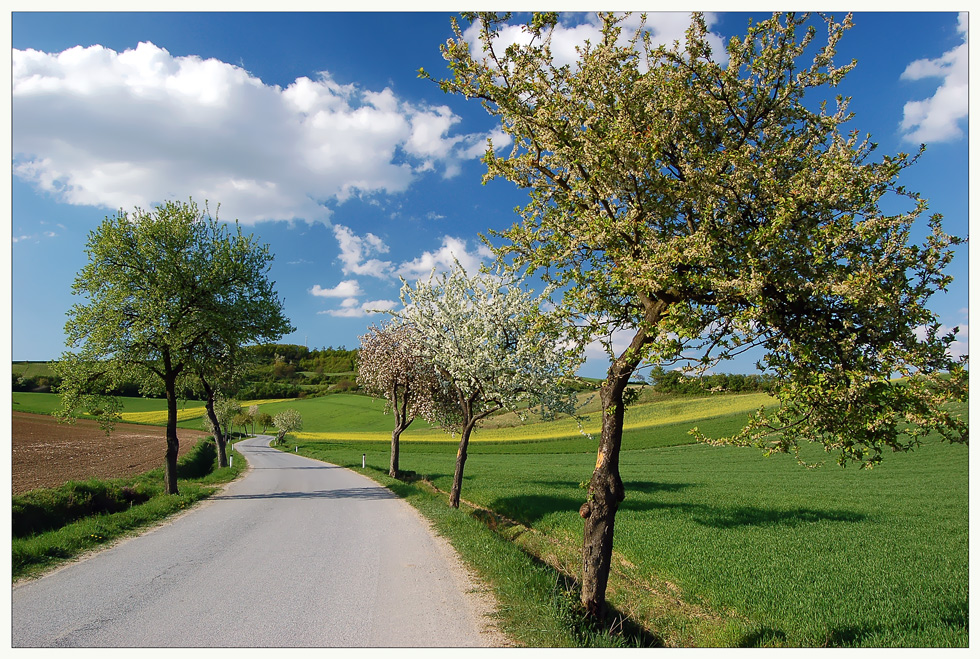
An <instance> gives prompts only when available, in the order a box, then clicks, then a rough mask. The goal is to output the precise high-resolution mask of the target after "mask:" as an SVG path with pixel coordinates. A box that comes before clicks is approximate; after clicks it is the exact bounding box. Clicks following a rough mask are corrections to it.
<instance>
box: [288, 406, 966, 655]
mask: <svg viewBox="0 0 980 659" xmlns="http://www.w3.org/2000/svg"><path fill="white" fill-rule="evenodd" d="M709 407H710V406H709ZM710 411H711V410H710V409H709V410H708V412H709V413H710ZM963 411H964V413H965V411H966V410H965V406H964V410H963ZM743 419H744V415H743V414H733V415H727V416H716V417H714V418H713V419H712V420H711V421H710V422H709V423H705V422H699V425H700V426H701V428H702V430H704V431H705V432H706V433H708V434H709V435H712V434H714V435H718V434H722V433H725V432H732V431H734V430H736V429H737V426H738V424H739V423H741V422H742V420H743ZM690 426H691V424H690V422H681V423H673V424H662V425H659V426H656V427H651V428H643V429H634V430H628V431H627V432H626V433H625V436H624V448H625V450H624V452H623V455H622V458H621V471H622V475H623V479H624V482H625V483H626V488H627V498H626V501H624V503H623V506H622V508H621V509H620V512H619V514H618V516H617V519H616V540H615V549H616V552H617V563H616V565H617V572H618V576H617V578H616V579H614V584H613V585H612V586H611V589H610V602H611V603H613V604H614V605H615V606H616V607H617V608H618V610H620V611H622V612H627V613H629V614H630V616H631V617H632V618H633V619H636V620H639V621H642V622H643V624H645V625H646V626H647V627H648V628H649V629H651V630H653V631H655V632H656V633H657V634H658V635H660V636H662V637H663V638H664V640H665V642H666V643H668V644H670V645H681V646H706V645H723V646H741V645H747V646H789V647H823V646H831V647H841V646H843V647H874V646H883V647H896V646H897V647H930V646H935V647H949V646H954V647H957V646H965V645H967V643H968V630H967V617H968V616H967V613H968V597H967V595H968V591H967V587H968V577H969V571H968V565H969V563H968V557H967V550H968V526H969V525H968V521H969V520H968V449H967V447H966V446H961V445H957V446H950V445H947V444H940V443H939V442H935V441H931V442H927V443H926V444H924V445H923V446H922V447H920V448H919V449H917V450H916V451H915V452H914V453H911V454H894V455H888V456H886V458H885V461H884V464H883V465H882V466H880V467H878V468H876V469H874V470H871V471H867V470H858V469H856V468H853V467H849V468H846V469H841V468H840V467H838V466H837V465H836V464H835V463H834V462H833V456H823V454H822V453H821V452H820V451H819V450H809V451H807V455H806V457H807V458H808V459H810V460H812V461H816V460H820V459H821V458H823V457H827V458H828V464H827V465H826V466H824V467H822V468H819V469H806V468H804V467H801V466H799V465H798V464H797V462H796V461H795V459H793V458H792V457H790V456H775V457H772V458H765V457H763V456H762V455H761V454H760V453H759V452H758V451H756V450H753V449H735V448H718V447H710V446H703V445H692V444H690V437H689V436H688V434H687V431H688V430H689V428H690ZM296 444H298V445H299V450H300V453H301V454H306V455H310V456H311V457H316V458H318V459H323V460H326V461H329V462H333V463H335V464H340V465H343V466H348V467H353V468H359V467H360V462H361V455H362V453H363V454H365V455H366V461H367V464H368V467H369V468H368V470H367V471H368V473H370V472H371V471H372V469H373V470H374V472H375V473H378V472H383V471H384V470H386V468H387V463H388V446H387V444H386V443H384V442H365V441H351V442H340V441H323V440H302V439H300V440H297V441H296V442H294V443H293V444H292V445H296ZM292 445H291V446H292ZM289 450H292V448H289ZM594 450H595V444H594V443H593V442H591V441H590V440H588V439H586V438H584V437H581V438H574V439H566V440H554V441H536V442H527V443H506V442H499V443H474V444H471V447H470V452H469V459H468V461H467V463H466V472H465V474H466V477H465V478H464V484H463V491H462V495H463V498H464V499H466V500H468V501H470V502H473V503H475V504H477V505H479V506H484V507H486V508H489V509H491V510H493V511H495V512H497V513H500V514H502V515H506V516H507V517H510V518H512V519H514V520H516V521H518V522H519V523H520V524H521V525H522V527H526V528H527V529H530V530H533V531H534V532H536V534H537V535H538V536H539V537H545V538H548V539H549V540H548V542H546V543H544V544H543V546H544V550H543V551H545V552H549V553H550V554H551V555H552V557H553V560H555V561H557V562H558V563H562V562H564V563H565V567H566V568H567V569H568V570H569V571H570V572H572V574H574V571H575V570H577V569H579V568H578V564H577V556H576V552H577V550H578V547H579V545H580V543H581V533H582V522H581V519H580V518H579V517H578V514H577V511H578V508H579V506H580V505H581V504H582V503H583V501H584V500H585V499H584V497H585V491H584V490H583V489H582V487H581V485H580V483H583V482H584V481H587V480H588V478H589V476H590V475H591V470H592V467H593V465H594V460H595V453H594ZM454 458H455V446H454V445H453V444H451V443H432V442H424V441H419V442H413V441H411V440H408V441H406V442H404V444H403V446H402V451H401V467H402V469H404V470H408V471H411V472H416V473H417V474H419V475H422V476H423V477H425V478H426V479H428V480H430V481H431V482H432V483H433V484H434V485H435V486H436V487H437V488H439V489H440V490H443V491H448V490H449V488H450V485H451V480H452V471H453V464H454ZM502 474H506V477H502V476H501V475H502ZM521 533H522V532H521V531H520V530H518V532H517V534H518V535H519V534H521ZM525 535H527V534H525ZM539 544H541V543H539Z"/></svg>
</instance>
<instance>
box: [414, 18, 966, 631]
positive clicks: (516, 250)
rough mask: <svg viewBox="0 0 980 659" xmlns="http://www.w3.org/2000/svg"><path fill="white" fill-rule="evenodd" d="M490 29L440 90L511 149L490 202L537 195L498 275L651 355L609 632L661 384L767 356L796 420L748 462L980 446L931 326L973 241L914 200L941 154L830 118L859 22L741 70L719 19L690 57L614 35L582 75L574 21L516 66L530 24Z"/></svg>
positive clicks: (530, 42)
mask: <svg viewBox="0 0 980 659" xmlns="http://www.w3.org/2000/svg"><path fill="white" fill-rule="evenodd" d="M467 18H469V19H470V20H472V21H473V22H475V23H476V27H477V28H478V32H479V41H480V48H479V49H478V50H475V51H472V50H471V48H470V44H469V43H468V42H467V40H466V38H465V37H464V35H463V33H462V31H461V30H460V28H459V27H458V25H456V24H455V22H454V29H455V32H456V36H455V38H454V39H451V40H449V41H448V42H447V43H446V44H445V45H444V46H442V52H443V56H444V57H445V59H446V60H447V61H448V65H449V68H450V71H451V76H450V77H449V78H447V79H444V80H441V81H440V85H441V87H442V88H443V89H444V90H445V91H447V92H453V93H457V94H461V95H463V96H465V97H467V98H473V99H479V100H481V101H482V103H483V106H484V107H485V108H486V109H487V111H488V112H489V113H490V114H491V115H492V116H494V117H497V118H499V120H500V124H501V129H502V130H503V131H504V132H505V133H507V134H508V135H509V136H510V137H511V138H512V139H513V147H512V148H511V150H510V152H509V153H504V154H501V155H498V154H497V153H496V152H495V151H494V149H493V148H492V144H491V145H489V146H488V149H487V152H486V156H485V162H486V164H487V174H486V176H485V180H488V179H492V178H495V177H503V178H506V179H508V180H510V181H513V182H514V183H516V184H517V185H519V186H521V187H524V188H527V189H528V190H529V195H530V201H529V203H528V204H527V205H526V206H525V207H524V208H523V209H520V210H519V213H520V220H519V221H518V222H516V223H515V224H514V226H513V227H512V228H510V229H508V230H505V231H501V232H495V235H497V236H498V237H500V238H503V239H505V242H504V244H502V245H501V246H499V247H497V249H496V251H497V253H498V256H499V257H500V258H501V260H503V261H505V262H507V263H508V264H509V266H510V267H511V268H512V269H514V270H525V269H526V270H528V271H534V272H537V273H539V274H540V276H541V277H542V278H543V279H544V280H545V281H547V282H549V283H551V284H552V285H554V286H556V287H558V288H559V289H560V290H562V291H563V299H562V304H561V305H560V308H561V309H563V310H565V311H566V312H567V313H568V314H569V316H570V317H571V318H573V319H574V321H575V322H576V323H577V324H578V325H579V326H580V327H582V329H583V332H582V334H581V335H580V341H583V342H584V341H589V340H594V339H596V338H601V337H603V336H606V337H608V336H609V335H610V333H611V332H613V331H615V330H625V331H627V332H628V333H629V334H630V335H631V337H632V338H631V340H630V344H629V346H628V347H627V348H626V350H625V351H622V352H621V353H619V354H611V355H610V356H611V358H612V359H611V365H610V368H609V372H608V377H607V379H606V381H605V384H604V385H603V389H602V392H601V397H602V403H603V408H604V411H605V414H604V421H603V435H602V440H601V442H600V447H599V459H598V461H597V465H596V470H595V472H594V473H593V478H592V481H591V483H590V486H589V500H588V502H587V504H586V506H583V510H582V515H583V517H584V518H586V531H585V542H584V546H583V550H584V560H583V569H584V575H583V603H584V604H585V605H586V608H587V609H588V610H589V611H590V613H593V614H597V613H598V612H600V611H601V609H602V606H603V602H604V590H605V578H606V575H607V574H608V564H609V556H610V552H611V547H612V528H613V519H614V516H615V512H616V509H617V507H618V505H619V502H620V501H622V499H623V497H624V496H625V494H624V490H623V485H622V481H621V479H620V477H619V473H618V455H619V447H620V443H621V439H622V415H623V410H624V401H623V392H624V391H625V386H626V383H627V381H628V379H629V377H630V375H631V374H632V373H633V372H634V371H635V370H636V369H637V368H639V367H640V366H641V365H643V364H644V363H649V364H660V365H669V364H675V363H678V362H685V360H687V361H688V362H689V363H690V362H691V361H692V360H693V365H694V366H698V367H701V368H707V367H709V366H711V365H713V364H716V363H718V362H719V361H721V360H724V359H728V358H731V357H733V356H735V355H737V354H741V353H743V352H745V351H747V350H750V349H759V350H761V352H762V355H763V356H762V358H761V359H760V364H759V365H760V367H761V368H762V369H763V370H764V372H765V373H766V374H767V375H769V376H771V377H772V382H773V394H774V396H775V397H776V400H777V402H778V404H777V405H774V406H772V407H771V408H766V409H764V410H761V411H760V412H759V413H758V414H756V415H755V416H754V417H753V418H752V419H751V420H750V421H749V423H748V424H747V425H746V427H745V429H744V430H743V431H742V432H741V433H740V434H738V435H737V436H735V437H730V438H727V441H729V442H732V443H736V444H753V445H758V446H761V447H763V448H764V449H766V450H767V451H794V450H797V449H798V445H799V442H801V441H818V442H821V443H823V444H824V445H825V446H826V447H827V448H828V449H829V450H832V451H834V452H836V453H837V454H838V455H839V459H840V461H841V463H842V464H844V463H846V462H848V461H852V460H853V461H857V462H859V463H860V464H862V465H865V466H873V465H874V464H877V463H878V462H879V461H880V459H881V454H882V452H883V450H885V449H894V450H906V449H909V448H911V447H913V446H915V444H916V443H917V442H918V441H919V439H920V438H921V437H922V436H923V435H924V434H925V433H928V432H932V431H936V432H939V433H941V434H942V435H943V437H945V438H946V439H949V440H951V441H965V440H966V436H967V435H966V423H965V422H964V421H963V420H961V419H958V418H954V417H952V416H951V415H950V414H949V413H948V412H947V410H946V408H945V407H944V404H945V403H946V402H948V401H951V400H963V399H964V398H965V396H966V379H967V378H966V371H965V359H964V360H962V361H957V360H954V359H953V358H951V357H950V354H949V346H950V344H951V343H952V341H953V340H954V333H948V334H945V335H941V334H940V330H939V328H940V323H939V320H938V318H937V317H936V315H935V314H934V313H933V312H932V311H931V310H930V309H929V308H928V306H927V304H928V301H929V299H930V297H931V296H932V295H933V294H934V293H936V292H937V291H941V290H945V288H946V286H947V285H948V284H949V282H950V277H949V276H948V275H947V274H945V272H944V269H945V267H946V266H947V265H948V264H949V262H950V260H951V259H952V257H953V249H952V248H953V247H954V246H955V245H957V244H958V243H960V242H961V241H960V240H959V239H957V238H955V237H952V236H949V235H947V234H946V233H945V232H944V231H943V230H942V221H941V219H942V218H941V217H940V216H939V215H935V214H934V215H932V216H931V217H928V218H927V219H926V218H924V215H925V213H926V211H927V203H926V201H925V200H924V199H922V198H921V197H920V196H919V195H918V194H917V193H914V192H912V191H910V190H907V189H906V188H904V187H903V186H901V185H900V184H899V182H898V177H899V175H900V174H901V173H902V172H903V171H904V170H906V169H907V168H909V167H910V166H912V165H913V164H914V163H915V161H916V159H917V158H918V157H919V153H921V151H920V152H918V153H915V154H911V155H910V154H906V153H900V154H896V155H893V156H890V155H884V156H881V157H876V144H874V143H873V142H872V141H871V139H870V137H862V136H861V135H859V134H858V133H857V132H856V131H847V130H846V124H847V122H848V121H849V120H850V119H851V118H852V115H851V113H850V112H849V110H848V100H847V99H846V98H843V97H840V96H837V97H836V98H835V99H833V101H831V104H828V100H829V99H827V98H825V97H821V98H819V99H817V100H818V101H819V103H815V102H814V101H815V99H814V94H821V93H826V91H827V90H830V89H833V88H834V87H835V86H836V85H838V84H839V83H840V81H841V80H842V79H843V77H844V76H845V75H846V74H847V73H848V72H849V71H850V70H851V69H852V68H853V67H854V66H855V65H856V63H855V62H849V63H847V64H844V65H841V66H838V65H837V64H836V63H835V61H834V56H835V54H836V49H837V44H838V43H839V41H840V39H841V38H842V37H843V35H844V34H845V32H846V31H847V30H848V29H849V28H850V27H851V25H852V21H851V17H850V16H847V17H845V18H844V19H843V20H842V21H840V22H837V21H835V20H834V19H833V18H831V17H814V16H810V15H796V14H787V15H773V16H772V18H770V19H767V20H764V21H760V22H758V23H755V24H750V25H749V27H748V29H747V31H746V33H745V35H744V36H743V37H740V38H732V39H731V40H730V41H729V42H728V44H726V51H725V53H724V54H719V53H713V52H712V50H711V47H710V45H709V40H708V31H707V28H706V25H705V21H704V19H703V17H702V16H700V15H698V14H694V15H693V18H692V21H691V24H690V27H689V29H688V30H687V33H686V38H685V40H684V41H683V42H682V43H675V44H673V45H670V44H668V45H656V44H654V43H652V40H651V37H650V34H649V32H648V31H646V30H644V29H643V28H642V27H641V28H640V29H638V30H636V31H635V32H633V33H632V34H629V33H627V32H626V31H625V30H624V29H623V24H622V16H618V15H614V14H601V15H600V18H601V22H602V36H601V38H600V39H598V40H597V41H596V42H594V43H586V44H584V45H583V46H582V47H581V48H580V49H579V51H578V59H577V61H576V62H574V63H573V64H570V65H568V64H558V63H556V62H555V57H554V53H553V52H552V49H551V34H552V31H553V29H554V27H555V25H556V24H557V22H558V20H559V19H558V16H557V15H556V14H536V15H535V16H534V17H533V18H532V19H531V20H530V21H528V23H527V24H526V25H524V26H523V36H522V39H519V40H516V41H515V42H513V43H503V42H502V34H503V33H502V27H503V26H504V25H505V24H506V21H508V20H509V16H506V15H504V16H499V15H495V14H488V13H487V14H478V15H477V14H469V15H467ZM815 24H816V25H822V26H823V28H824V30H825V34H826V41H823V42H820V43H818V40H817V35H818V29H817V27H816V25H815ZM726 56H727V57H726ZM421 74H422V75H423V76H428V74H427V73H425V72H424V71H423V72H422V73H421ZM923 221H925V222H927V223H928V225H929V231H930V233H929V235H928V237H927V238H926V239H925V241H924V242H923V243H922V244H921V245H917V244H914V243H912V242H911V241H910V236H911V235H912V233H913V228H914V227H916V226H918V225H919V224H922V222H923ZM610 345H611V343H610ZM703 439H706V438H703ZM721 439H726V438H716V440H721Z"/></svg>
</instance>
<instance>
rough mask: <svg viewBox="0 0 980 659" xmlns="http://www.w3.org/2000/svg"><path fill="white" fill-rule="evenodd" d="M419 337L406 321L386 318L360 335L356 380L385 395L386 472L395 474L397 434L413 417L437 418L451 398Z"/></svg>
mask: <svg viewBox="0 0 980 659" xmlns="http://www.w3.org/2000/svg"><path fill="white" fill-rule="evenodd" d="M424 342H425V337H423V336H422V334H420V333H419V331H418V330H417V329H416V328H415V327H414V326H412V325H409V324H406V323H398V322H391V323H387V324H382V325H381V326H380V327H376V326H373V325H372V326H371V327H369V328H368V332H367V333H366V334H364V335H363V336H361V337H360V348H359V349H358V351H357V383H358V384H359V385H361V386H362V387H364V388H365V389H366V390H367V391H368V392H369V393H372V394H375V395H380V396H382V397H384V399H385V401H386V402H385V412H387V411H388V410H391V412H392V413H393V415H394V417H395V427H394V428H393V429H392V431H391V459H390V461H389V466H388V475H389V476H391V477H392V478H397V477H398V460H399V452H400V447H399V439H400V438H401V434H402V433H403V432H404V431H405V430H406V429H407V428H408V427H409V426H410V425H412V422H413V421H414V420H415V418H416V417H418V416H421V417H423V418H429V419H432V418H437V417H438V418H442V416H444V414H443V412H441V411H444V410H446V409H447V408H450V407H451V406H452V405H453V404H454V401H453V399H452V398H450V397H449V395H448V393H449V390H448V388H447V387H444V386H443V381H442V379H441V378H440V376H439V372H438V371H437V370H436V368H435V367H434V366H433V365H432V364H430V363H429V362H428V361H426V360H424V359H422V358H421V357H420V356H419V355H421V354H422V352H423V349H424V347H425V345H424Z"/></svg>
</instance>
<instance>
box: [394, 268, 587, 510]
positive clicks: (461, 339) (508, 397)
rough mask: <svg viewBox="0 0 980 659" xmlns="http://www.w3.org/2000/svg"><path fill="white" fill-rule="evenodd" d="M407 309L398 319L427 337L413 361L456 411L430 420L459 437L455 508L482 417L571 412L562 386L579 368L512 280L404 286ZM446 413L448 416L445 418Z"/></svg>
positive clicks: (460, 278)
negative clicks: (430, 374)
mask: <svg viewBox="0 0 980 659" xmlns="http://www.w3.org/2000/svg"><path fill="white" fill-rule="evenodd" d="M401 300H402V303H403V304H404V305H405V308H404V309H403V310H402V311H400V312H397V313H395V315H396V316H397V317H398V318H400V319H401V320H402V321H404V322H407V323H411V325H413V326H414V327H415V328H416V330H417V331H418V332H419V333H420V334H421V335H422V336H424V341H423V342H422V343H421V345H420V346H419V349H418V350H417V352H416V355H417V356H418V357H419V358H421V359H423V360H425V361H426V362H429V363H430V364H432V366H433V367H434V368H435V369H436V371H437V372H438V373H439V376H440V377H441V379H442V381H443V385H444V386H445V387H446V390H447V393H448V395H450V396H451V397H452V399H453V400H454V401H455V407H454V408H443V407H441V406H436V407H434V408H433V409H432V411H433V412H434V413H435V414H436V415H437V417H433V418H431V419H430V420H431V421H434V422H438V423H441V424H442V426H443V428H445V429H446V430H447V431H450V432H452V433H454V434H455V433H457V432H458V433H459V434H460V441H459V450H458V451H457V453H456V470H455V473H454V475H453V486H452V491H451V492H450V495H449V504H450V505H451V506H453V507H454V508H458V507H459V495H460V489H461V488H462V483H463V466H464V464H465V463H466V451H467V446H468V445H469V441H470V434H471V433H472V432H473V428H474V427H476V423H477V422H478V421H480V420H481V419H484V418H486V417H487V416H489V415H491V414H493V413H494V412H497V411H498V410H502V409H509V410H512V411H514V412H517V413H518V414H520V415H522V416H523V415H524V414H525V412H526V408H527V407H528V406H529V405H540V406H541V410H542V414H543V415H544V416H545V417H549V416H552V415H554V414H557V413H565V414H572V413H574V411H575V396H574V394H573V393H572V392H571V391H570V390H569V389H568V388H567V387H566V386H565V384H566V383H567V381H568V379H569V378H571V377H573V374H574V371H575V369H576V368H577V367H578V365H579V364H580V363H581V358H580V354H581V352H580V350H579V348H578V347H576V346H574V345H573V342H569V341H567V337H566V336H565V332H566V328H565V327H564V326H563V325H562V324H561V323H560V322H559V321H558V317H557V314H555V313H552V312H545V311H542V309H541V307H542V305H543V304H544V303H545V302H546V301H547V298H546V296H545V295H542V296H541V297H535V296H533V295H531V294H530V293H529V292H527V291H525V290H524V289H523V288H522V287H521V286H520V285H519V282H518V281H517V280H516V279H515V278H514V277H513V276H509V277H508V278H506V279H505V278H501V277H495V276H490V275H474V276H472V277H470V276H468V275H467V274H466V271H465V270H464V269H463V268H462V266H460V265H459V263H457V264H456V265H455V267H454V268H453V269H452V270H451V271H449V272H448V273H445V274H442V275H440V276H439V277H436V276H434V275H433V276H432V277H430V278H429V279H428V280H427V281H418V282H417V283H416V285H415V287H414V288H413V287H411V286H410V285H409V284H408V283H407V282H406V283H405V284H404V286H403V287H402V290H401ZM450 412H451V413H450Z"/></svg>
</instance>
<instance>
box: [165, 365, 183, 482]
mask: <svg viewBox="0 0 980 659" xmlns="http://www.w3.org/2000/svg"><path fill="white" fill-rule="evenodd" d="M165 386H166V389H167V454H166V458H167V461H166V467H165V470H164V471H165V478H166V485H167V494H178V492H177V451H178V450H179V448H180V443H179V442H178V441H177V384H176V378H167V380H166V382H165Z"/></svg>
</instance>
